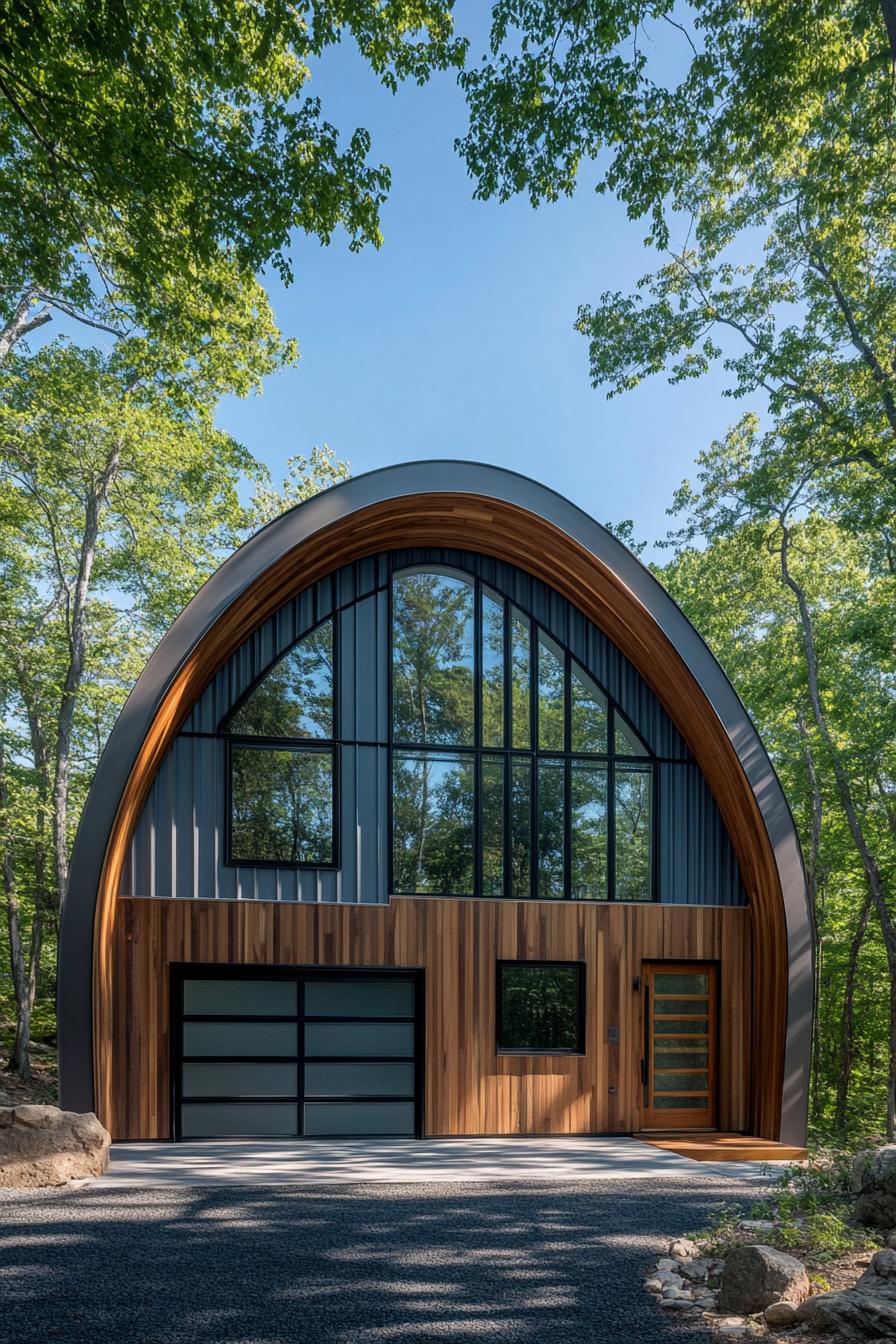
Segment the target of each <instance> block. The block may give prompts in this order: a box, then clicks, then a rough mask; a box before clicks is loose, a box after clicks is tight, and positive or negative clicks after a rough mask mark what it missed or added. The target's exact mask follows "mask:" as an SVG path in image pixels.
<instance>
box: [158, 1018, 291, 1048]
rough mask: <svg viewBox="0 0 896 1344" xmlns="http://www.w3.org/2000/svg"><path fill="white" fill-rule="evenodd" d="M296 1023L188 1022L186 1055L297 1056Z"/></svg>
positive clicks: (185, 1037) (185, 1028) (185, 1040)
mask: <svg viewBox="0 0 896 1344" xmlns="http://www.w3.org/2000/svg"><path fill="white" fill-rule="evenodd" d="M298 1040H299V1029H298V1027H297V1025H296V1023H295V1022H185V1023H184V1054H185V1055H297V1054H298V1053H299V1051H298Z"/></svg>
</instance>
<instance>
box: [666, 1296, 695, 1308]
mask: <svg viewBox="0 0 896 1344" xmlns="http://www.w3.org/2000/svg"><path fill="white" fill-rule="evenodd" d="M660 1306H661V1307H671V1308H672V1310H673V1311H693V1310H694V1304H693V1302H691V1300H690V1299H689V1298H684V1297H664V1298H663V1300H662V1301H661V1302H660Z"/></svg>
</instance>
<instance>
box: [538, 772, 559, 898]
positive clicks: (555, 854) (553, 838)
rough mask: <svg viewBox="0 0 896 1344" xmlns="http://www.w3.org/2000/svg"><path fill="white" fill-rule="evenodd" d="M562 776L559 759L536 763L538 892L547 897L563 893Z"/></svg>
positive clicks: (554, 896) (555, 896)
mask: <svg viewBox="0 0 896 1344" xmlns="http://www.w3.org/2000/svg"><path fill="white" fill-rule="evenodd" d="M563 776H564V769H563V762H562V761H545V760H542V761H539V762H538V895H539V896H540V897H541V898H542V899H546V900H556V899H557V898H558V897H562V895H563V876H564V874H563V868H564V858H565V845H564V833H563V832H564V828H563V818H564V807H563V801H564V800H563V795H564V792H565V790H564V778H563Z"/></svg>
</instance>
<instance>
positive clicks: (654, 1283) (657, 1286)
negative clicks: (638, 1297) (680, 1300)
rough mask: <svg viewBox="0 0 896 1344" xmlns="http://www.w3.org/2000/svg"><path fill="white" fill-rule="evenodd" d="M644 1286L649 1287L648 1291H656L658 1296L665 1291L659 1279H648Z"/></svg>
mask: <svg viewBox="0 0 896 1344" xmlns="http://www.w3.org/2000/svg"><path fill="white" fill-rule="evenodd" d="M644 1287H645V1288H646V1289H647V1291H648V1293H656V1294H657V1296H659V1294H660V1293H661V1292H662V1291H663V1285H662V1284H661V1283H660V1281H659V1279H647V1280H646V1282H645V1284H644Z"/></svg>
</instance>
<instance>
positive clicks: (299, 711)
mask: <svg viewBox="0 0 896 1344" xmlns="http://www.w3.org/2000/svg"><path fill="white" fill-rule="evenodd" d="M334 684H335V677H334V641H333V621H332V620H331V619H330V620H325V621H322V622H321V624H320V625H318V626H316V627H315V628H314V629H313V630H311V631H310V632H309V633H308V634H307V635H305V636H304V638H303V639H300V640H299V642H298V643H297V644H295V645H293V647H292V648H291V649H290V650H289V651H288V652H287V653H285V654H284V655H283V656H282V657H281V658H280V659H279V660H278V661H277V662H276V663H274V665H273V666H272V667H270V668H268V670H267V671H266V672H265V674H264V675H263V676H262V677H261V678H260V680H258V681H256V682H255V683H254V684H253V685H252V686H251V687H250V688H249V690H248V691H247V692H246V694H245V695H244V696H243V697H242V698H241V699H240V700H239V701H238V702H237V704H236V705H235V706H234V708H233V710H232V711H231V712H230V714H229V715H228V716H227V717H226V719H225V720H224V722H223V724H222V725H221V731H222V732H223V733H225V734H226V737H227V781H228V804H229V805H228V807H227V817H228V828H227V841H226V843H227V854H226V861H227V862H228V863H231V864H249V865H252V866H255V867H258V866H274V867H293V866H295V867H300V866H304V867H314V868H326V867H332V866H333V865H334V864H335V863H336V853H337V850H336V835H335V831H336V807H335V796H336V746H335V738H336V725H335V722H334V718H335V697H334V694H333V688H334Z"/></svg>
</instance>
